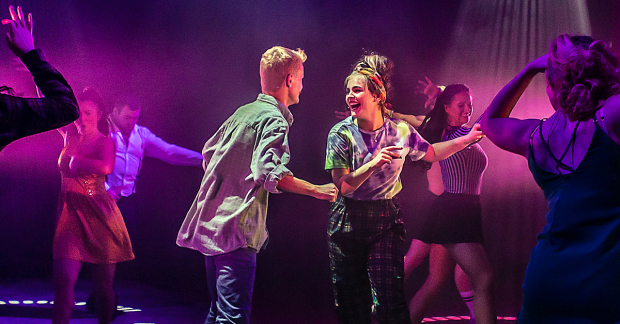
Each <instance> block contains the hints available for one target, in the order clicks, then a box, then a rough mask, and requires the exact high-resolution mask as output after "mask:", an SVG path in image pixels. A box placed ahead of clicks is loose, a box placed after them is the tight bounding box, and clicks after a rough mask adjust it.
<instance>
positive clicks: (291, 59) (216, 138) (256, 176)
mask: <svg viewBox="0 0 620 324" xmlns="http://www.w3.org/2000/svg"><path fill="white" fill-rule="evenodd" d="M305 60H306V54H305V53H304V52H303V51H302V50H300V49H298V50H296V51H293V50H290V49H288V48H284V47H280V46H275V47H273V48H271V49H269V50H267V51H266V52H265V53H264V54H263V56H262V58H261V63H260V75H261V88H262V93H261V94H259V95H258V99H256V101H254V102H252V103H250V104H247V105H245V106H242V107H240V108H239V109H237V111H235V113H234V114H233V115H232V116H231V117H229V118H228V119H227V120H226V121H225V122H224V124H223V125H222V126H221V127H220V129H219V130H218V131H217V132H216V133H215V134H214V135H213V137H211V139H209V140H208V141H207V143H206V144H205V146H204V148H203V151H202V155H203V157H204V160H205V174H204V177H203V179H202V184H201V187H200V190H199V191H198V194H197V196H196V198H195V200H194V202H193V204H192V206H191V208H190V210H189V212H188V213H187V216H186V218H185V221H184V222H183V224H182V225H181V229H180V230H179V235H178V237H177V244H178V245H179V246H181V247H187V248H190V249H194V250H197V251H199V252H201V253H202V254H204V255H205V259H206V268H207V285H208V288H209V293H210V295H211V300H212V301H211V306H210V310H209V315H208V317H207V321H206V324H212V323H216V322H217V323H236V324H239V323H245V324H247V323H249V318H250V309H251V305H252V289H253V287H254V276H255V270H256V254H257V253H258V251H259V250H260V249H261V247H262V246H263V245H264V244H265V242H266V240H267V229H266V224H265V222H266V217H267V198H268V196H269V193H270V192H271V193H280V192H282V191H287V192H293V193H298V194H303V195H308V196H312V197H315V198H317V199H322V200H328V201H334V200H335V199H336V196H337V194H338V190H337V188H336V187H335V186H334V184H332V183H329V184H325V185H314V184H311V183H308V182H306V181H304V180H301V179H297V178H295V177H294V176H293V173H292V172H291V171H290V170H289V169H287V168H286V164H287V163H288V161H289V154H290V152H289V147H288V131H289V127H290V125H291V124H292V123H293V115H292V114H291V112H290V111H289V109H288V107H289V106H290V105H293V104H296V103H298V102H299V93H300V92H301V90H302V88H303V83H302V80H303V77H304V68H303V62H304V61H305Z"/></svg>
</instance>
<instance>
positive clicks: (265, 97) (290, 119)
mask: <svg viewBox="0 0 620 324" xmlns="http://www.w3.org/2000/svg"><path fill="white" fill-rule="evenodd" d="M256 100H259V101H263V102H267V103H270V104H272V105H274V106H276V107H277V108H278V110H279V111H280V113H282V116H283V117H284V119H286V122H287V123H288V125H289V126H291V125H293V113H291V111H290V110H289V109H288V107H286V106H285V105H283V104H282V103H281V102H279V101H278V100H277V99H276V98H274V97H273V96H270V95H268V94H264V93H261V94H259V95H258V98H257V99H256Z"/></svg>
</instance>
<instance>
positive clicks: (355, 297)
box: [328, 197, 411, 324]
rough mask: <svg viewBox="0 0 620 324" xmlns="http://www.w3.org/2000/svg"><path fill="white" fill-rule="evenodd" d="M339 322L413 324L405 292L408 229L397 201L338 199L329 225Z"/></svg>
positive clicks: (353, 323)
mask: <svg viewBox="0 0 620 324" xmlns="http://www.w3.org/2000/svg"><path fill="white" fill-rule="evenodd" d="M328 245H329V257H330V265H331V272H332V282H333V284H334V286H333V288H334V296H335V303H336V312H337V314H338V321H339V323H341V324H344V323H352V324H370V323H371V313H372V310H373V308H374V311H375V314H376V317H377V320H378V321H379V323H386V324H387V323H390V324H398V323H402V324H410V322H411V321H410V319H409V309H408V308H407V303H406V301H405V294H404V253H405V251H404V247H405V228H404V226H403V221H402V217H401V215H400V208H399V206H398V203H397V202H396V199H390V200H377V201H358V200H353V199H348V198H344V197H338V200H336V202H334V203H332V207H331V210H330V223H329V229H328Z"/></svg>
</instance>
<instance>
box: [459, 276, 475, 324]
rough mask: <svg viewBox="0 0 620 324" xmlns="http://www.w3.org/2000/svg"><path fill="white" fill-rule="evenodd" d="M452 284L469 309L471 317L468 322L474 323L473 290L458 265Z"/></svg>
mask: <svg viewBox="0 0 620 324" xmlns="http://www.w3.org/2000/svg"><path fill="white" fill-rule="evenodd" d="M454 282H455V283H456V288H457V289H458V290H459V293H460V295H461V298H462V299H463V302H464V303H465V305H467V308H468V309H469V316H470V317H471V320H470V321H469V322H470V323H476V316H475V315H474V289H473V288H472V287H471V284H470V283H469V278H468V277H467V274H465V272H464V271H463V269H461V267H460V266H459V265H458V264H457V265H456V268H454Z"/></svg>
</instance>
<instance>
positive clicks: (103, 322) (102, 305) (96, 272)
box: [93, 263, 116, 324]
mask: <svg viewBox="0 0 620 324" xmlns="http://www.w3.org/2000/svg"><path fill="white" fill-rule="evenodd" d="M115 270H116V264H115V263H112V264H93V279H94V281H95V294H96V296H97V298H95V300H96V301H97V317H98V318H99V324H108V323H110V322H111V321H112V316H113V314H114V312H115V311H116V296H115V295H114V286H113V283H114V271H115Z"/></svg>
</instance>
